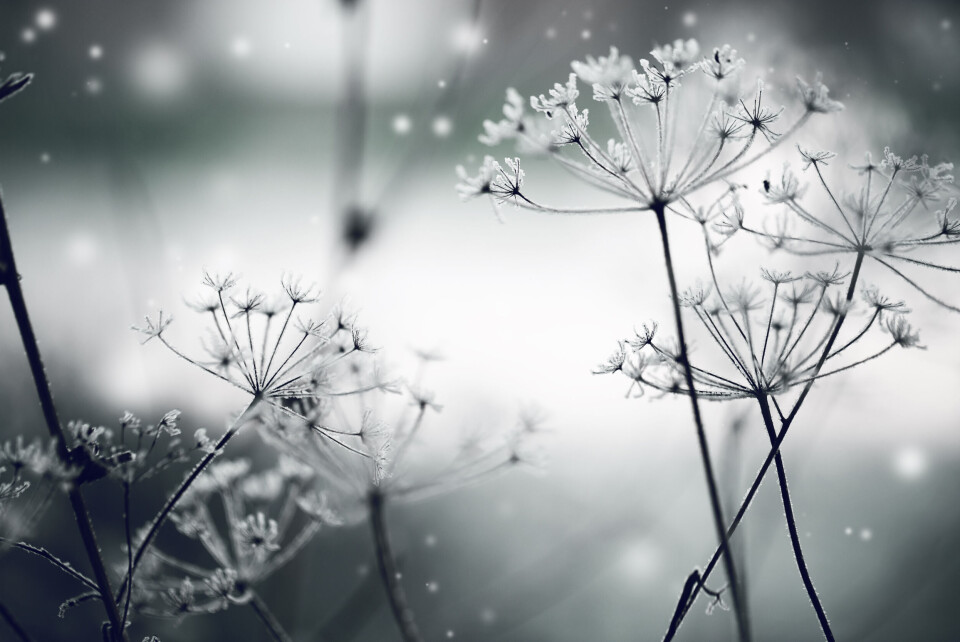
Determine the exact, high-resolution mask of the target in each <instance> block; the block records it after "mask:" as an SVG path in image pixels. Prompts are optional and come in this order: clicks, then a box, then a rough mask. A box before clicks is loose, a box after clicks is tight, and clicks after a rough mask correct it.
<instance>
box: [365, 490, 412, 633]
mask: <svg viewBox="0 0 960 642" xmlns="http://www.w3.org/2000/svg"><path fill="white" fill-rule="evenodd" d="M384 501H385V499H384V496H383V495H382V494H381V493H380V492H379V491H377V490H374V491H372V492H371V493H370V495H369V497H368V503H369V505H370V526H371V528H372V529H373V541H374V547H375V548H376V552H377V567H378V568H379V570H380V579H381V581H382V582H383V588H384V589H385V590H386V592H387V599H389V600H390V610H391V611H393V619H394V620H396V622H397V627H398V628H399V629H400V636H401V637H402V638H403V640H404V642H423V638H422V637H421V636H420V631H419V629H417V623H416V621H415V620H414V617H413V611H412V610H411V609H410V606H409V605H408V604H407V596H406V594H405V593H404V592H403V586H401V585H400V579H399V578H398V577H397V560H396V558H395V557H394V556H393V549H392V548H391V547H390V537H389V536H388V534H387V525H386V521H385V520H384V516H383V503H384Z"/></svg>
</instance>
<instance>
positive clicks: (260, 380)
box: [134, 273, 393, 450]
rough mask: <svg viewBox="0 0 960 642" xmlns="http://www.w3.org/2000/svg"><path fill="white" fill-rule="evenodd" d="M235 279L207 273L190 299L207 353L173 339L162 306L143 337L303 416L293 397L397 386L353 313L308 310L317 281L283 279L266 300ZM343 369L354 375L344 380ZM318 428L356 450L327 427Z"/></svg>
mask: <svg viewBox="0 0 960 642" xmlns="http://www.w3.org/2000/svg"><path fill="white" fill-rule="evenodd" d="M237 281H238V279H237V277H235V276H234V275H232V274H227V275H216V274H209V273H208V274H205V275H204V280H203V284H204V286H205V287H206V290H207V291H206V292H205V294H204V295H202V296H201V297H199V298H198V299H196V300H195V301H192V302H191V303H190V304H189V305H190V307H192V308H193V309H194V310H195V311H197V312H198V313H199V314H201V315H204V316H205V317H207V318H208V319H209V321H210V326H209V329H208V332H207V335H206V336H205V338H203V340H202V342H201V343H202V347H203V349H204V351H205V352H206V356H205V357H191V356H188V355H187V354H186V353H185V352H183V351H181V350H180V349H179V348H177V347H175V346H174V345H173V344H172V343H170V341H168V339H167V330H168V328H169V326H170V324H171V321H172V319H171V318H170V317H169V316H164V314H163V312H160V313H159V314H158V315H157V317H156V318H155V319H150V318H147V320H146V323H145V325H143V326H142V327H134V329H135V330H137V331H138V332H140V333H141V334H143V335H144V336H145V337H146V338H145V339H144V342H147V341H151V340H156V341H159V342H160V343H161V344H163V345H164V346H165V347H166V348H168V349H169V350H170V351H171V352H173V353H174V354H175V355H177V356H178V357H180V358H181V359H183V360H185V361H187V362H188V363H190V364H192V365H194V366H196V367H198V368H200V369H202V370H203V371H205V372H207V373H208V374H210V375H211V376H213V377H216V378H217V379H219V380H221V381H223V382H226V383H229V384H231V385H233V386H235V387H237V388H239V389H241V390H243V391H244V392H246V393H248V394H250V395H252V397H253V398H254V399H256V400H260V401H263V402H266V404H267V405H269V406H272V407H274V408H275V409H276V410H278V411H280V412H282V413H285V414H287V415H290V416H293V417H295V418H299V419H301V420H307V421H309V419H308V418H307V417H306V416H304V415H303V414H302V413H301V412H299V411H298V405H297V404H296V403H295V401H296V400H306V399H314V400H321V399H325V398H336V397H345V396H350V395H359V394H362V393H365V392H369V391H373V390H379V391H385V392H390V391H392V390H393V383H392V382H390V381H388V380H387V379H385V378H384V377H383V376H382V375H381V373H380V370H379V369H378V368H377V367H376V362H375V361H373V360H372V356H371V355H372V354H373V353H374V352H375V349H374V348H373V347H371V345H370V343H369V341H368V339H367V332H366V330H365V329H363V328H362V327H360V326H359V325H357V323H356V317H355V315H352V314H350V313H348V312H347V311H346V310H345V308H344V307H343V306H338V307H336V308H334V309H333V310H332V311H331V312H329V313H328V314H327V315H326V316H325V317H324V318H322V319H319V320H318V319H317V318H314V317H312V316H304V315H306V314H307V313H308V311H309V307H310V306H311V304H314V303H316V302H317V301H318V299H319V296H320V292H319V290H318V289H317V288H316V287H314V286H311V285H307V284H304V283H302V282H301V281H299V280H297V279H294V278H291V277H285V278H283V279H282V280H281V283H280V285H281V290H282V292H281V294H280V295H279V296H278V297H276V298H268V297H267V296H266V295H265V294H262V293H260V292H256V291H254V290H253V289H251V288H246V289H240V288H239V287H238V285H237ZM351 368H354V369H355V370H352V369H351ZM344 372H348V373H349V374H350V381H349V382H343V383H342V385H340V384H341V379H342V377H341V376H340V375H341V374H343V373H344ZM314 429H315V430H317V431H318V432H320V433H321V434H324V435H325V436H326V438H328V439H330V440H332V441H333V442H336V443H339V444H341V445H343V446H344V447H346V448H348V449H350V450H355V449H354V448H352V447H350V446H349V445H348V444H345V443H342V442H341V440H340V439H339V438H338V437H337V436H336V435H335V434H334V433H333V432H329V433H328V432H327V429H326V428H325V427H323V426H319V425H314Z"/></svg>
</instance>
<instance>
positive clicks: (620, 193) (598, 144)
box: [457, 40, 842, 214]
mask: <svg viewBox="0 0 960 642" xmlns="http://www.w3.org/2000/svg"><path fill="white" fill-rule="evenodd" d="M572 67H573V73H571V74H570V76H569V77H568V79H567V81H566V82H565V83H557V84H555V85H554V86H553V88H552V89H549V90H548V91H547V92H546V93H545V94H539V95H536V96H532V97H531V98H530V99H529V101H528V102H527V103H525V101H524V100H523V98H522V96H521V95H520V94H519V92H517V91H516V90H515V89H513V88H510V89H508V90H507V99H506V104H505V105H504V107H503V118H502V119H500V120H499V121H492V120H488V121H485V122H484V123H483V129H484V132H483V134H482V135H481V136H480V141H481V142H482V143H484V144H486V145H490V146H496V145H499V144H502V143H505V142H513V143H516V145H517V150H518V153H521V154H525V153H531V152H536V153H539V154H546V155H548V156H549V157H550V158H552V159H553V160H554V161H556V162H557V163H558V164H559V165H560V167H561V168H563V169H564V170H565V171H567V172H569V173H570V174H571V175H573V176H575V177H576V178H578V179H580V180H582V181H583V182H584V183H587V184H588V185H590V186H591V187H593V188H596V189H597V190H599V191H602V192H605V193H607V194H610V195H613V196H616V197H619V198H621V199H625V200H626V201H627V202H628V204H627V205H625V206H622V207H601V206H597V207H587V208H582V209H571V208H566V207H558V206H554V205H548V204H544V203H542V202H540V201H539V200H538V199H537V198H535V197H534V196H533V195H531V194H528V193H527V192H526V191H525V187H524V185H523V178H524V176H523V173H522V171H521V170H520V169H519V159H518V158H508V159H507V160H506V161H505V163H504V164H503V165H501V164H499V163H498V162H497V161H495V160H494V159H493V158H492V157H490V156H487V157H485V158H484V160H483V163H482V164H481V166H480V170H479V172H478V173H477V174H475V175H471V174H470V173H469V172H467V170H466V169H464V168H463V167H462V166H461V167H458V168H457V174H458V176H459V178H460V183H459V184H458V186H457V191H458V192H459V194H460V196H461V198H464V199H469V198H473V197H478V196H489V197H490V198H491V199H492V200H493V202H494V204H495V205H496V206H500V205H503V204H505V203H507V202H510V203H513V204H514V205H515V206H516V207H519V208H522V209H529V210H534V211H540V212H547V213H555V214H590V213H614V212H628V211H643V210H650V209H660V208H666V209H671V206H672V205H673V204H675V203H677V202H679V201H681V200H682V199H683V198H684V197H685V196H686V195H687V194H690V193H691V192H694V191H696V190H698V189H700V188H702V187H704V186H707V185H710V184H712V183H715V182H717V181H720V180H723V179H725V178H727V177H729V176H731V175H733V174H734V173H736V172H737V171H739V170H741V169H743V168H744V167H746V166H748V165H750V164H751V163H752V162H754V161H755V160H757V159H758V158H760V157H761V156H763V155H764V154H766V153H767V152H769V151H770V150H771V149H773V148H774V147H776V146H777V145H779V144H781V142H782V141H783V140H784V139H785V138H786V137H787V136H788V135H789V134H792V133H793V132H794V131H796V130H797V129H799V128H800V127H801V126H802V125H803V124H804V123H806V122H807V120H808V119H809V118H810V117H811V116H813V115H816V114H826V113H831V112H835V111H838V110H839V109H841V108H842V105H841V104H840V103H838V102H836V101H833V100H831V99H830V98H829V90H828V89H827V87H826V86H825V85H824V84H823V83H822V82H821V79H820V76H819V75H818V76H817V77H816V79H815V80H814V82H813V83H812V84H808V83H806V82H804V81H803V80H800V81H799V82H798V94H799V101H798V102H799V105H798V107H799V109H798V110H797V114H796V116H795V118H794V119H793V121H792V123H791V124H789V125H787V126H785V127H781V126H780V120H781V118H782V115H783V112H784V110H783V108H776V109H775V108H771V107H769V106H768V105H767V104H766V101H765V99H764V92H763V85H762V83H758V84H757V86H756V90H755V91H754V93H753V94H752V95H751V96H740V95H739V90H738V87H739V79H740V75H741V73H742V70H743V67H744V61H743V59H742V58H740V57H739V56H738V55H737V52H736V50H735V49H733V48H731V47H730V46H729V45H724V46H722V47H718V48H716V49H714V50H713V51H712V52H711V53H710V54H708V55H706V56H702V55H701V53H700V47H699V45H698V44H697V43H696V41H694V40H687V41H683V40H677V41H675V42H673V43H670V44H667V45H664V46H662V47H657V48H656V49H654V50H653V51H652V52H651V59H641V60H640V61H639V64H638V65H636V66H635V65H634V63H633V60H632V59H631V58H630V57H629V56H626V55H622V54H621V53H620V51H619V50H618V49H617V48H616V47H613V48H611V49H610V52H609V54H608V55H606V56H598V57H596V58H594V57H592V56H588V57H587V58H586V59H585V60H584V61H575V62H573V63H572ZM579 83H585V84H587V85H588V86H590V87H591V88H592V97H593V100H595V101H597V102H599V103H601V104H602V105H605V107H606V108H607V110H608V111H609V117H610V119H611V120H612V122H613V124H614V126H615V127H616V131H617V138H616V139H610V140H608V141H602V140H597V139H595V138H594V137H593V136H592V135H591V133H590V131H589V130H590V122H591V120H592V119H593V118H594V114H590V113H589V110H588V109H585V108H581V106H580V105H579V104H578V100H580V99H581V98H582V94H581V91H580V85H579Z"/></svg>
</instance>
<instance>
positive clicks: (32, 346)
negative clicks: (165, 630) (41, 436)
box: [0, 199, 127, 640]
mask: <svg viewBox="0 0 960 642" xmlns="http://www.w3.org/2000/svg"><path fill="white" fill-rule="evenodd" d="M0 225H2V227H0V280H2V281H3V283H4V285H5V286H6V288H7V295H8V296H9V298H10V307H11V308H13V314H14V318H15V319H16V323H17V329H18V330H19V332H20V339H21V341H22V342H23V348H24V350H25V351H26V353H27V361H28V363H29V364H30V372H31V374H32V375H33V383H34V387H35V388H36V390H37V396H38V397H39V398H40V409H41V410H42V411H43V418H44V421H45V423H46V425H47V430H48V431H49V432H50V436H51V437H53V438H54V440H55V441H56V444H57V453H58V455H59V456H60V459H61V460H62V461H63V462H69V461H70V452H69V448H68V447H67V438H66V435H64V433H63V427H62V426H61V424H60V418H59V417H58V416H57V407H56V405H55V404H54V402H53V392H52V391H51V389H50V382H49V381H48V380H47V374H46V371H45V370H44V366H43V359H42V358H41V356H40V347H39V345H38V343H37V337H36V335H35V334H34V332H33V325H32V324H31V323H30V315H29V314H28V312H27V303H26V300H25V299H24V296H23V289H22V288H21V287H20V276H19V274H18V272H17V265H16V262H15V260H14V256H13V243H12V241H11V238H10V229H9V227H8V225H7V216H6V212H5V211H4V209H3V201H2V199H0ZM67 497H68V498H69V500H70V507H71V508H72V509H73V515H74V517H75V519H76V522H77V530H79V531H80V538H81V539H82V540H83V547H84V550H85V551H86V553H87V559H88V560H89V561H90V566H91V567H93V575H94V578H95V579H96V583H97V590H99V591H100V595H101V597H102V601H103V605H104V609H105V610H106V614H107V619H108V620H109V622H110V630H111V631H112V633H111V635H112V636H113V637H114V638H116V639H122V640H126V639H127V635H126V632H125V630H124V627H123V625H122V624H121V620H120V612H119V610H118V609H117V604H116V602H114V601H113V589H112V588H111V587H110V577H109V576H108V575H107V569H106V565H105V564H104V562H103V557H102V555H101V554H100V547H99V545H98V544H97V536H96V533H95V532H94V530H93V523H92V522H91V520H90V514H89V512H88V511H87V505H86V502H84V499H83V494H82V493H81V492H80V486H79V485H77V484H70V485H69V487H68V488H67Z"/></svg>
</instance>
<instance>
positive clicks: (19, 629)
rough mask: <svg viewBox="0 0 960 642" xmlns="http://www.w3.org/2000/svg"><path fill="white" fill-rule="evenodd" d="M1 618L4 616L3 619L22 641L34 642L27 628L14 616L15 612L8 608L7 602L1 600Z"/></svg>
mask: <svg viewBox="0 0 960 642" xmlns="http://www.w3.org/2000/svg"><path fill="white" fill-rule="evenodd" d="M0 618H3V621H4V622H6V623H7V626H9V627H10V628H11V629H13V632H14V633H16V634H17V637H18V638H19V639H20V640H21V642H33V638H32V637H30V634H29V633H27V630H26V629H25V628H23V625H22V624H20V622H18V621H17V618H16V617H14V615H13V612H12V611H11V610H10V609H8V608H7V606H6V604H4V603H3V602H0Z"/></svg>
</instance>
